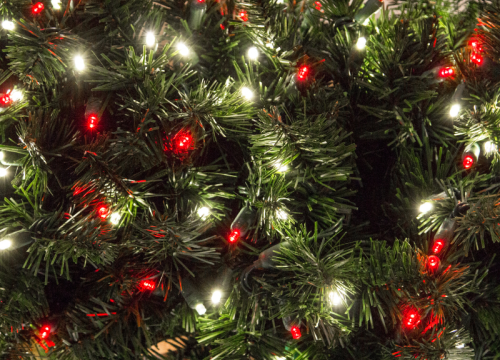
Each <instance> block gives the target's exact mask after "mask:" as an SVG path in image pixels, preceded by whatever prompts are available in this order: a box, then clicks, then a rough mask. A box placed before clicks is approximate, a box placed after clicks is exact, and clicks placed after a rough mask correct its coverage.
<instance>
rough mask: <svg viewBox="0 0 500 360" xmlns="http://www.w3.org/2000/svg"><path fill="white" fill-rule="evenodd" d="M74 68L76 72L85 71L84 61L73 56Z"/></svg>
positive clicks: (79, 57) (77, 56) (78, 56)
mask: <svg viewBox="0 0 500 360" xmlns="http://www.w3.org/2000/svg"><path fill="white" fill-rule="evenodd" d="M75 68H76V70H77V71H82V70H84V69H85V60H83V57H82V56H81V55H76V56H75Z"/></svg>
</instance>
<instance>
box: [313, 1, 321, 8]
mask: <svg viewBox="0 0 500 360" xmlns="http://www.w3.org/2000/svg"><path fill="white" fill-rule="evenodd" d="M314 6H315V7H316V10H321V7H322V6H323V5H321V3H320V2H319V1H315V2H314Z"/></svg>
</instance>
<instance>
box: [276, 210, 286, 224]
mask: <svg viewBox="0 0 500 360" xmlns="http://www.w3.org/2000/svg"><path fill="white" fill-rule="evenodd" d="M276 217H277V218H278V219H280V220H283V221H286V220H288V214H287V213H286V211H285V210H283V209H278V211H276Z"/></svg>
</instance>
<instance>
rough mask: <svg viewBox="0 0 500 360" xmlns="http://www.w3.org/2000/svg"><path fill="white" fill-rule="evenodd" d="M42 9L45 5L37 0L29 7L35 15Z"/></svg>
mask: <svg viewBox="0 0 500 360" xmlns="http://www.w3.org/2000/svg"><path fill="white" fill-rule="evenodd" d="M43 9H45V5H43V3H42V2H37V3H36V4H35V5H33V7H32V8H31V12H32V13H33V14H35V15H38V14H40V13H41V12H42V11H43Z"/></svg>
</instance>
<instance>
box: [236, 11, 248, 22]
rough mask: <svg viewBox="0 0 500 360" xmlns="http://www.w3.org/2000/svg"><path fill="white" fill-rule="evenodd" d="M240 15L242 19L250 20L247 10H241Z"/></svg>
mask: <svg viewBox="0 0 500 360" xmlns="http://www.w3.org/2000/svg"><path fill="white" fill-rule="evenodd" d="M238 16H239V17H240V19H241V20H243V21H245V22H246V21H248V13H247V11H246V10H240V12H239V13H238Z"/></svg>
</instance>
